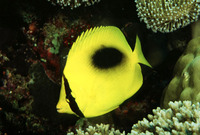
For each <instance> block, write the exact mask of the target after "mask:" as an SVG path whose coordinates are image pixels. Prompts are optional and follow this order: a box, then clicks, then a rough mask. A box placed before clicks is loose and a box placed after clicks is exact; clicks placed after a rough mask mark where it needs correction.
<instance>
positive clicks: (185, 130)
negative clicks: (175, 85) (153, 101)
mask: <svg viewBox="0 0 200 135" xmlns="http://www.w3.org/2000/svg"><path fill="white" fill-rule="evenodd" d="M169 107H170V108H168V109H161V108H160V107H157V109H153V115H151V114H149V115H148V119H149V120H147V119H146V118H144V119H143V120H142V121H138V123H136V124H133V126H132V130H131V132H130V133H127V135H146V134H148V135H161V134H162V135H167V134H169V135H170V134H175V135H177V134H180V135H185V134H199V133H200V129H199V124H200V123H199V122H200V118H199V115H200V103H199V102H198V103H196V104H192V102H191V101H183V102H182V101H175V102H169ZM74 134H77V135H101V134H103V135H110V134H114V135H125V131H123V132H120V131H119V130H116V129H114V128H111V127H109V125H108V124H106V125H105V124H100V125H99V124H97V125H96V126H88V127H87V128H85V129H81V128H77V129H76V131H74V132H72V131H68V133H67V135H74Z"/></svg>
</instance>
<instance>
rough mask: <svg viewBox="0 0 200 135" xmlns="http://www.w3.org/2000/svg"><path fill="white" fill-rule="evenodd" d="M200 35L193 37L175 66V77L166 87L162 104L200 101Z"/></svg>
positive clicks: (165, 105)
mask: <svg viewBox="0 0 200 135" xmlns="http://www.w3.org/2000/svg"><path fill="white" fill-rule="evenodd" d="M199 44H200V37H199V38H195V39H192V40H191V41H190V42H189V43H188V46H187V49H186V50H185V52H184V53H183V55H182V56H181V57H180V58H179V60H178V61H177V63H176V65H175V68H174V78H173V79H172V80H171V82H170V83H169V85H168V86H167V87H166V88H165V91H164V93H163V100H162V106H163V107H165V108H167V107H168V102H169V101H176V100H182V101H183V100H190V101H192V102H194V103H195V102H200V83H199V80H200V72H199V71H200V47H199Z"/></svg>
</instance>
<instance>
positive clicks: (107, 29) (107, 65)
mask: <svg viewBox="0 0 200 135" xmlns="http://www.w3.org/2000/svg"><path fill="white" fill-rule="evenodd" d="M139 63H141V64H144V65H147V66H149V67H151V66H150V64H149V63H148V62H147V60H146V59H145V57H144V56H143V53H142V50H141V44H140V40H139V38H138V36H136V43H135V49H134V51H132V49H131V47H130V46H129V44H128V42H127V40H126V38H125V36H124V34H123V33H122V31H121V30H120V29H119V28H117V27H115V26H101V27H94V28H93V29H90V30H87V31H86V32H83V33H82V34H81V35H80V36H79V37H78V38H77V40H76V41H75V42H74V43H73V45H72V48H71V50H70V51H69V53H68V58H67V61H66V65H65V67H64V71H63V76H62V86H61V91H60V98H59V101H58V104H57V106H56V107H57V111H58V112H59V113H69V114H75V115H78V116H79V117H96V116H100V115H103V114H106V113H108V112H110V111H112V110H114V109H116V108H117V107H119V105H120V104H122V103H123V102H124V101H125V100H127V99H128V98H130V97H131V96H133V95H134V94H135V93H136V92H137V91H138V90H139V89H140V87H141V85H142V83H143V76H142V72H141V67H140V65H139Z"/></svg>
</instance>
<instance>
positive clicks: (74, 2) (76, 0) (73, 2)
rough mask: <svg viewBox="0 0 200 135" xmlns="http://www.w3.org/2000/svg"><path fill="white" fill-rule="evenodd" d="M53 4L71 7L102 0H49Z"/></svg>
mask: <svg viewBox="0 0 200 135" xmlns="http://www.w3.org/2000/svg"><path fill="white" fill-rule="evenodd" d="M48 1H50V2H51V3H52V4H54V5H55V4H58V5H60V6H62V7H66V6H70V7H71V9H74V8H77V7H80V6H81V5H84V6H91V5H93V4H94V3H98V2H100V0H48Z"/></svg>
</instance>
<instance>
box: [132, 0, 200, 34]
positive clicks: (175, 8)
mask: <svg viewBox="0 0 200 135" xmlns="http://www.w3.org/2000/svg"><path fill="white" fill-rule="evenodd" d="M135 2H136V7H137V12H138V17H139V18H140V21H144V22H145V23H146V25H147V28H148V29H152V31H154V32H157V31H160V32H162V33H168V32H172V31H175V30H177V29H179V28H183V27H185V26H187V25H188V24H190V23H192V22H195V21H197V20H198V16H199V14H200V5H199V2H198V1H196V0H181V1H180V0H154V1H151V0H135Z"/></svg>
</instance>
